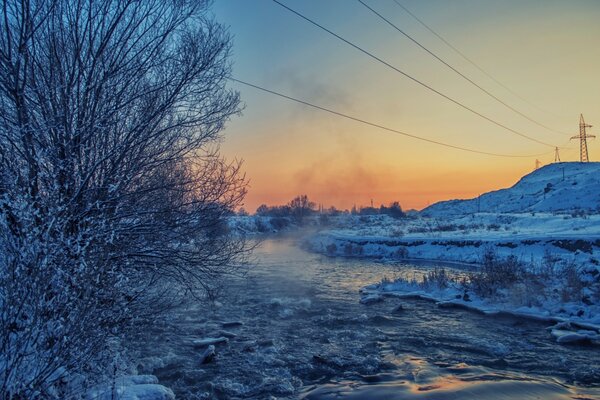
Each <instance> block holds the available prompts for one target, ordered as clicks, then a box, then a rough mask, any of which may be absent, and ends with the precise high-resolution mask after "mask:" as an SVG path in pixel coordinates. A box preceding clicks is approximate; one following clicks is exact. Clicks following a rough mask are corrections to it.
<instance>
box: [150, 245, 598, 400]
mask: <svg viewBox="0 0 600 400" xmlns="http://www.w3.org/2000/svg"><path fill="white" fill-rule="evenodd" d="M255 257H256V260H255V263H254V264H255V267H254V268H253V269H252V270H251V272H250V273H249V276H248V277H247V278H245V279H236V280H233V281H232V282H231V284H230V285H229V288H228V291H227V293H226V295H225V298H224V299H223V300H222V303H223V305H221V306H219V307H216V308H214V309H209V308H206V307H190V308H188V309H186V310H184V311H182V312H181V313H180V314H177V315H176V316H175V317H174V321H171V324H170V325H171V327H169V328H167V327H165V329H164V330H159V331H157V332H156V333H155V335H153V338H152V340H150V341H149V342H148V343H147V348H146V349H144V351H143V354H144V355H145V358H144V359H143V360H142V363H141V364H140V366H139V370H140V372H144V373H154V374H155V375H157V376H158V377H159V379H160V381H161V383H163V384H165V385H167V386H170V387H171V388H173V389H174V390H175V392H176V393H177V395H178V398H190V399H203V398H211V399H212V398H214V399H237V398H251V399H272V398H285V399H288V398H289V399H296V398H305V399H346V398H347V399H364V400H376V399H478V400H485V399H520V400H524V399H596V398H600V350H599V349H598V348H597V347H592V346H563V345H559V344H557V343H555V342H554V341H553V339H552V337H551V336H550V334H549V333H548V331H547V330H546V327H547V324H545V323H541V322H536V321H531V320H524V319H517V318H512V317H489V316H483V315H480V314H477V313H473V312H468V311H464V310H454V309H442V308H438V307H437V306H436V305H435V304H434V303H431V302H427V301H422V300H400V299H394V298H386V300H385V301H384V302H382V303H377V304H372V305H369V306H365V305H362V304H359V298H360V297H359V293H358V290H359V289H360V288H361V287H363V286H365V285H367V284H370V283H374V282H378V281H380V280H381V278H382V277H383V276H388V277H393V276H394V275H396V274H400V273H402V274H406V273H409V274H415V275H419V274H422V273H424V272H427V271H428V270H430V269H431V268H433V267H434V266H435V265H432V264H430V265H414V264H401V263H395V264H386V263H377V262H374V261H365V260H356V259H336V258H328V257H324V256H320V255H316V254H312V253H308V252H306V251H304V250H302V249H301V247H300V243H299V241H298V240H294V239H290V238H275V239H267V240H265V241H264V242H263V243H262V245H261V247H260V248H259V249H258V250H257V251H256V254H255ZM454 272H455V273H458V274H460V273H464V270H460V269H455V270H454ZM398 305H402V306H403V309H402V310H401V311H398V310H395V308H396V307H397V306H398ZM172 326H176V327H177V331H176V332H174V331H173V329H172ZM223 335H225V336H229V337H230V339H229V342H228V343H225V344H218V345H217V346H216V351H217V357H216V359H215V360H214V361H213V362H211V363H208V364H201V363H200V355H201V354H202V352H203V349H202V348H198V347H195V346H194V345H193V343H192V341H193V340H194V339H200V338H205V337H219V336H223ZM234 335H235V336H234Z"/></svg>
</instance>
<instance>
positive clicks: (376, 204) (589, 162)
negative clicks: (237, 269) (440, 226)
mask: <svg viewBox="0 0 600 400" xmlns="http://www.w3.org/2000/svg"><path fill="white" fill-rule="evenodd" d="M554 164H600V161H588V162H585V163H582V162H580V161H558V162H551V163H548V164H544V165H541V166H540V167H539V168H537V169H534V170H532V171H529V172H527V173H525V174H524V175H522V176H520V177H518V178H517V180H515V181H514V182H513V183H512V184H510V185H508V186H503V187H497V188H494V189H491V190H489V191H486V192H482V193H479V194H478V195H475V196H473V197H463V198H448V199H441V200H438V201H436V202H433V203H431V204H427V205H426V206H424V207H422V208H419V209H417V208H407V207H405V206H404V205H403V204H402V202H400V201H398V200H391V201H389V202H387V203H377V202H376V201H374V200H373V204H372V205H371V203H370V202H369V204H353V205H352V206H351V207H348V208H339V207H336V206H335V205H325V204H323V203H321V202H319V199H316V198H314V199H313V198H310V196H309V200H310V201H313V202H314V203H315V206H316V207H317V208H319V207H322V208H323V210H326V209H328V208H331V207H333V208H335V209H337V210H338V211H342V212H350V211H351V210H352V209H353V208H356V209H357V210H361V209H365V208H369V207H374V208H380V207H382V206H386V207H387V206H390V205H391V204H392V203H393V202H395V201H398V203H399V204H400V206H401V208H402V210H403V211H417V212H421V211H423V210H424V209H426V208H427V207H429V206H432V205H434V204H437V203H440V202H446V201H453V200H472V199H475V198H477V197H478V196H479V195H483V194H486V193H489V192H493V191H497V190H502V189H509V188H511V187H513V186H514V185H516V184H517V183H519V181H520V180H521V179H523V178H524V177H526V176H528V175H530V174H533V173H534V172H537V171H539V170H541V169H543V168H545V167H549V166H551V165H554ZM303 194H304V193H298V194H296V195H295V196H293V197H294V198H295V197H296V196H301V195H303ZM291 200H292V198H290V199H288V201H284V202H282V203H272V204H271V203H262V204H260V205H259V206H257V208H258V207H260V206H262V205H266V206H269V207H277V206H285V205H288V204H289V203H290V201H291ZM241 209H243V210H245V211H246V212H248V213H249V214H251V215H252V214H256V209H254V210H249V209H247V208H246V207H244V206H242V207H240V210H241Z"/></svg>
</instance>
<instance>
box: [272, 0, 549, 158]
mask: <svg viewBox="0 0 600 400" xmlns="http://www.w3.org/2000/svg"><path fill="white" fill-rule="evenodd" d="M272 1H273V2H274V3H276V4H278V5H279V6H281V7H283V8H284V9H286V10H288V11H290V12H291V13H293V14H295V15H296V16H298V17H300V18H302V19H303V20H305V21H307V22H309V23H310V24H312V25H314V26H316V27H318V28H319V29H321V30H323V31H324V32H327V33H328V34H330V35H331V36H333V37H335V38H337V39H338V40H340V41H342V42H344V43H346V44H347V45H349V46H351V47H353V48H355V49H356V50H358V51H360V52H361V53H363V54H365V55H367V56H369V57H370V58H372V59H373V60H375V61H377V62H379V63H381V64H383V65H385V66H387V67H388V68H390V69H392V70H394V71H396V72H398V73H399V74H401V75H403V76H405V77H406V78H408V79H410V80H412V81H413V82H415V83H417V84H419V85H420V86H422V87H424V88H426V89H428V90H430V91H432V92H434V93H436V94H437V95H439V96H441V97H443V98H445V99H446V100H448V101H451V102H452V103H454V104H456V105H458V106H459V107H461V108H463V109H465V110H467V111H469V112H471V113H472V114H475V115H477V116H478V117H480V118H482V119H485V120H486V121H488V122H490V123H492V124H494V125H496V126H499V127H501V128H503V129H505V130H506V131H509V132H512V133H513V134H515V135H518V136H520V137H522V138H524V139H527V140H530V141H533V142H535V143H538V144H541V145H544V146H547V147H552V148H555V147H556V145H555V144H551V143H547V142H544V141H541V140H538V139H536V138H533V137H531V136H529V135H527V134H525V133H523V132H520V131H518V130H516V129H513V128H511V127H509V126H507V125H505V124H503V123H501V122H498V121H496V120H494V119H492V118H491V117H488V116H487V115H485V114H483V113H480V112H479V111H476V110H475V109H473V108H471V107H469V106H467V105H465V104H463V103H461V102H460V101H458V100H456V99H454V98H453V97H450V96H449V95H447V94H445V93H443V92H441V91H439V90H437V89H435V88H433V87H432V86H430V85H428V84H426V83H424V82H423V81H421V80H419V79H417V78H415V77H413V76H412V75H410V74H408V73H406V72H404V71H402V70H401V69H399V68H397V67H395V66H394V65H392V64H390V63H389V62H387V61H385V60H383V59H382V58H380V57H378V56H376V55H374V54H373V53H371V52H369V51H367V50H365V49H363V48H362V47H360V46H358V45H357V44H355V43H353V42H351V41H349V40H347V39H345V38H344V37H342V36H340V35H338V34H337V33H335V32H333V31H331V30H330V29H328V28H326V27H325V26H323V25H321V24H319V23H318V22H316V21H314V20H312V19H310V18H309V17H307V16H305V15H303V14H302V13H300V12H298V11H296V10H294V9H292V8H290V7H288V6H287V5H285V4H283V3H281V2H280V1H278V0H272Z"/></svg>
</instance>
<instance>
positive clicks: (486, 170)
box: [214, 0, 600, 211]
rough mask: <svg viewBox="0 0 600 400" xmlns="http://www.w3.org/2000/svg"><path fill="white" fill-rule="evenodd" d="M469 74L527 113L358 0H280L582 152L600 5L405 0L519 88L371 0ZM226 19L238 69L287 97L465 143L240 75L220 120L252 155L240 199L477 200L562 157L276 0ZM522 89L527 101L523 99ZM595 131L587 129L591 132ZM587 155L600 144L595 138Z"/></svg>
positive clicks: (240, 6) (240, 7) (241, 4)
mask: <svg viewBox="0 0 600 400" xmlns="http://www.w3.org/2000/svg"><path fill="white" fill-rule="evenodd" d="M367 3H368V4H369V5H370V6H372V7H373V8H374V9H376V10H378V11H379V12H381V13H382V14H383V15H385V16H386V18H389V20H390V21H393V22H394V23H395V24H396V25H397V26H399V27H401V28H402V29H403V30H405V31H406V32H407V33H409V34H410V35H412V37H414V38H415V39H417V40H418V41H419V42H420V43H422V44H424V45H425V46H427V47H428V48H429V49H431V50H432V51H434V52H435V53H436V54H437V55H439V56H440V57H441V58H443V59H444V60H446V61H447V62H448V63H449V64H451V65H452V66H454V67H456V68H457V69H459V70H460V71H461V72H463V73H464V74H465V75H466V76H468V77H469V78H470V79H472V80H473V81H474V82H476V83H478V84H480V85H481V86H482V87H483V88H485V89H486V90H488V91H489V92H491V93H493V94H494V95H496V96H498V98H500V99H501V100H502V101H505V102H506V103H507V104H509V105H510V106H512V107H514V108H515V109H517V110H519V111H520V112H522V113H523V114H525V115H527V116H530V117H531V118H532V119H535V120H536V121H539V122H541V123H542V124H544V125H546V126H548V127H551V128H552V129H554V130H556V131H560V132H563V133H562V134H558V133H556V132H552V131H550V130H546V129H544V128H542V127H540V126H538V125H536V124H534V123H532V122H531V121H529V120H527V119H525V118H523V117H522V116H520V115H518V114H517V113H515V112H513V111H511V110H510V109H508V108H507V107H505V106H503V105H502V104H500V103H499V102H497V101H494V100H493V99H492V98H490V97H489V96H487V95H486V94H485V93H483V92H482V91H480V90H478V89H477V88H476V87H474V86H473V85H470V84H469V83H468V82H466V81H465V80H464V79H462V78H461V77H460V76H458V75H457V74H455V73H454V72H453V71H451V70H450V69H449V68H447V67H446V66H444V65H443V64H441V63H440V62H438V61H437V60H436V59H434V58H433V57H432V56H431V55H429V54H427V53H426V52H425V51H423V50H422V49H421V48H419V47H418V46H416V45H415V44H414V43H412V42H411V41H409V40H408V39H406V38H405V37H404V36H402V35H401V34H400V33H398V32H397V31H395V30H394V29H392V28H391V27H390V26H388V25H386V24H385V23H383V22H382V21H381V20H380V19H378V18H377V17H376V16H375V15H374V14H372V13H370V12H369V10H368V9H366V8H365V7H363V6H361V4H360V3H357V2H348V1H344V0H335V1H327V2H318V1H298V0H290V1H288V2H286V4H287V5H288V6H290V7H292V8H294V9H296V10H298V11H300V12H302V13H303V14H304V15H306V16H308V17H310V18H313V19H314V20H315V21H318V22H319V23H321V24H323V25H324V26H325V27H327V28H328V29H331V30H332V31H334V32H336V33H338V34H339V35H341V36H343V37H344V38H347V39H348V40H351V41H352V42H354V43H356V44H358V45H360V46H361V47H363V48H364V49H367V50H368V51H371V52H373V54H375V55H376V56H378V57H381V58H382V59H384V60H385V61H387V62H389V63H390V64H392V65H394V66H395V67H398V68H400V69H402V70H403V71H406V72H407V73H409V74H411V75H413V76H415V77H416V78H418V79H420V80H422V81H423V82H425V83H427V84H429V85H431V86H432V87H434V88H436V89H437V90H440V91H442V92H443V93H446V94H448V95H450V96H452V97H453V98H456V99H458V100H460V101H461V102H463V103H464V104H466V105H468V106H469V107H472V108H474V109H476V110H477V111H479V112H481V113H484V114H485V115H488V116H490V117H492V118H493V119H495V120H497V121H500V122H502V123H503V124H505V125H506V126H508V127H510V128H513V129H515V130H518V131H519V132H524V133H526V134H527V135H528V136H531V137H533V138H535V139H537V140H540V141H543V142H547V143H549V144H552V145H556V146H559V147H561V151H560V156H561V159H562V160H563V161H576V160H577V158H578V156H579V153H578V149H577V143H575V142H570V141H569V137H570V136H572V135H574V134H576V133H577V130H578V120H579V114H580V113H583V114H584V116H585V118H586V121H589V122H590V123H591V124H592V125H594V124H595V123H596V124H600V80H599V79H598V78H597V66H598V65H599V64H600V51H599V50H598V46H597V39H598V38H599V37H600V26H599V25H598V23H597V21H598V20H599V17H600V3H598V2H596V1H575V2H564V1H526V2H523V1H502V2H496V1H472V0H460V1H455V2H452V6H450V3H449V2H447V1H442V0H439V1H428V2H420V1H405V2H403V4H405V6H406V7H407V8H408V9H409V10H411V11H412V12H413V13H414V14H415V15H416V16H418V17H419V18H421V19H422V20H423V21H424V22H426V23H427V24H428V25H429V26H430V27H432V28H434V29H435V31H436V32H439V33H440V34H441V35H443V36H444V38H446V39H447V40H448V42H449V43H451V44H452V45H453V46H455V47H456V48H457V49H459V50H460V51H461V52H462V53H463V54H465V55H466V56H467V57H469V59H471V60H473V61H474V62H475V63H477V65H479V66H481V67H482V68H483V69H484V70H485V71H486V72H488V73H489V74H490V75H492V76H493V77H494V78H495V79H497V80H498V81H499V82H501V83H502V84H503V85H505V86H506V87H508V88H509V89H510V90H512V91H514V92H515V93H516V94H517V95H518V96H519V97H517V96H515V95H514V94H513V93H511V92H510V91H508V90H506V89H505V88H504V87H502V86H500V85H498V84H497V83H496V82H494V81H493V80H491V79H490V78H489V77H488V76H486V75H484V74H483V73H482V72H481V71H479V70H478V69H476V68H475V67H474V66H473V65H471V64H469V63H468V62H466V61H465V60H464V59H463V58H461V57H460V56H459V55H458V54H457V53H455V52H454V51H452V50H451V49H450V48H449V47H448V46H446V45H445V44H444V43H443V42H442V41H440V40H439V39H438V38H436V37H435V36H434V35H433V34H432V33H431V32H429V31H428V30H426V29H425V28H424V27H423V26H422V25H420V24H419V23H418V22H417V21H416V20H415V19H413V18H412V17H411V16H410V15H408V14H407V13H406V12H404V11H403V10H402V9H401V8H400V7H398V6H397V5H396V4H395V3H394V2H393V1H391V0H390V1H383V0H382V1H370V2H367ZM214 12H215V15H216V17H217V18H218V19H219V20H220V21H222V22H223V23H224V24H226V25H229V27H230V32H231V34H232V35H233V36H234V45H233V49H232V51H233V58H232V59H233V63H234V66H233V73H234V76H235V77H236V78H238V79H242V80H245V81H249V82H252V83H254V84H257V85H260V86H263V87H266V88H268V89H271V90H275V91H278V92H280V93H284V94H287V95H289V96H293V97H296V98H298V99H302V100H305V101H309V102H312V103H314V104H317V105H319V106H323V107H328V108H331V109H334V110H337V111H340V112H343V113H346V114H350V115H352V116H356V117H359V118H362V119H365V120H368V121H370V122H374V123H377V124H381V125H384V126H386V127H390V128H393V129H398V130H401V131H404V132H407V133H410V134H414V135H418V136H422V137H425V138H428V139H432V140H437V141H443V142H445V143H449V144H452V145H457V146H466V147H470V148H475V149H478V150H482V151H486V152H498V153H505V154H514V155H531V156H529V157H518V158H502V157H492V156H485V155H480V154H472V153H466V152H462V151H459V150H454V149H450V148H446V147H441V146H438V145H435V144H429V143H424V142H421V141H418V140H415V139H411V138H407V137H403V136H401V135H397V134H394V133H390V132H386V131H383V130H381V129H378V128H374V127H369V126H366V125H363V124H360V123H358V122H354V121H349V120H346V119H343V118H340V117H337V116H334V115H330V114H327V113H324V112H322V111H319V110H315V109H311V108H309V107H306V106H303V105H299V104H296V103H294V102H291V101H288V100H285V99H281V98H278V97H275V96H271V95H269V94H266V93H262V92H260V91H257V90H255V89H253V88H249V87H245V86H243V85H239V84H232V87H234V88H235V89H236V90H239V91H240V93H241V96H242V100H243V102H244V103H245V109H244V111H243V115H242V116H241V117H237V118H234V119H232V120H231V121H230V122H229V125H228V127H227V129H226V131H225V134H226V140H225V141H224V143H223V152H224V154H225V155H226V156H228V157H238V158H242V159H243V160H244V161H245V170H246V171H247V176H248V177H249V179H250V189H249V192H248V196H247V198H246V201H245V207H246V208H247V209H248V210H249V211H254V210H255V209H256V207H257V206H258V205H260V204H262V203H267V204H282V203H286V202H287V201H289V200H290V199H291V198H292V197H293V196H294V195H297V194H300V193H305V194H307V195H308V196H309V197H310V198H311V199H313V200H314V201H316V202H317V203H322V204H323V205H324V206H330V205H335V206H336V207H341V208H350V207H352V206H353V205H357V206H360V205H368V204H370V202H371V200H373V202H374V204H376V205H379V204H381V203H388V202H390V201H393V200H398V201H400V203H401V204H402V206H403V208H405V209H409V208H417V209H420V208H422V207H425V206H427V205H428V204H430V203H433V202H436V201H439V200H443V199H451V198H465V197H473V196H476V195H478V194H480V193H482V192H485V191H489V190H491V189H495V188H498V187H506V186H510V185H512V184H513V183H515V182H516V181H517V180H518V178H519V177H521V176H522V175H523V174H525V173H527V172H529V171H531V170H533V169H534V167H535V160H536V158H537V159H539V160H540V161H541V162H542V164H547V163H550V162H552V161H553V160H554V148H553V147H550V146H544V145H541V144H539V143H536V142H534V141H531V140H527V139H525V138H523V137H520V136H518V135H516V134H513V133H511V132H509V131H507V130H505V129H502V128H500V127H498V126H496V125H494V124H491V123H489V122H488V121H485V120H484V119H482V118H479V117H477V116H475V115H474V114H472V113H469V112H468V111H466V110H464V109H462V108H460V107H458V106H457V105H456V104H453V103H452V102H450V101H448V100H446V99H444V98H442V97H440V96H438V95H436V94H434V93H432V92H431V91H428V90H426V89H424V88H423V87H421V86H419V85H417V84H415V83H414V82H412V81H410V80H409V79H407V78H406V77H404V76H402V75H400V74H398V73H396V72H395V71H393V70H391V69H389V68H386V67H385V66H384V65H382V64H379V63H376V62H374V61H373V60H372V59H370V58H369V57H367V56H365V55H364V54H361V53H360V52H359V51H357V50H356V49H354V48H352V47H350V46H348V45H345V44H344V43H342V42H340V41H339V40H337V39H335V38H334V37H332V36H329V35H327V33H325V32H323V31H321V30H319V29H317V28H315V27H314V26H312V25H310V24H309V23H307V22H306V21H303V20H302V19H300V18H298V17H297V16H295V15H294V14H292V13H290V12H288V11H287V10H285V9H283V8H282V7H279V6H278V5H277V4H275V3H273V2H270V1H252V2H249V1H242V0H224V1H218V2H216V4H215V7H214ZM524 100H525V101H524ZM594 130H595V128H592V131H591V132H592V133H594ZM589 148H590V150H589V151H590V157H591V160H593V161H594V160H599V159H600V144H599V143H598V141H595V142H594V141H591V142H590V144H589Z"/></svg>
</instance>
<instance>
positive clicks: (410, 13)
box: [394, 0, 568, 135]
mask: <svg viewBox="0 0 600 400" xmlns="http://www.w3.org/2000/svg"><path fill="white" fill-rule="evenodd" d="M394 3H396V4H397V5H398V6H399V7H400V8H402V9H403V10H404V11H405V12H406V13H407V14H408V15H410V16H411V17H413V18H414V19H415V20H416V21H417V22H418V23H419V24H421V25H423V26H424V27H425V29H427V30H428V31H429V32H431V33H432V34H433V35H434V36H436V37H437V38H438V39H440V40H441V41H442V42H444V44H445V45H446V46H448V47H449V48H451V49H452V50H454V52H456V54H458V55H459V56H461V57H462V58H463V59H464V60H465V61H467V62H468V63H469V64H471V65H472V66H474V67H475V68H477V69H478V70H479V71H480V72H481V73H482V74H484V75H485V76H487V77H488V78H490V79H491V80H492V81H494V82H495V83H496V84H497V85H498V86H501V87H503V88H504V89H505V90H506V91H507V92H509V93H510V94H512V95H513V96H515V97H516V98H518V99H519V100H521V101H523V102H524V103H527V104H529V105H530V106H532V107H533V108H536V109H537V110H539V111H542V112H544V113H546V114H551V115H554V116H555V117H557V115H556V114H554V113H552V112H549V111H546V110H544V109H542V108H540V107H538V106H536V105H535V104H533V103H532V102H531V101H529V100H527V99H526V98H524V97H523V96H521V95H519V94H518V93H517V92H515V91H514V90H512V89H511V88H509V87H508V86H506V85H505V84H503V83H502V82H500V81H499V80H498V79H496V78H494V76H493V75H492V74H490V73H489V72H487V71H486V70H484V69H483V68H482V67H480V66H479V65H478V64H477V63H476V62H475V61H473V60H471V59H470V58H469V57H467V56H466V55H465V54H464V53H463V52H462V51H460V50H459V49H457V48H456V47H455V46H453V45H452V44H451V43H450V42H448V41H447V40H446V39H444V37H443V36H442V35H441V34H439V33H438V32H436V31H435V30H434V29H433V28H432V27H430V26H429V25H427V24H426V23H425V22H424V21H423V20H421V19H420V18H419V17H417V16H416V15H415V14H413V13H412V12H411V11H410V10H409V9H408V8H406V7H405V6H404V5H402V3H400V1H398V0H394ZM560 118H562V117H560ZM555 132H558V133H561V134H565V135H566V134H568V133H567V132H561V131H555Z"/></svg>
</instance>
